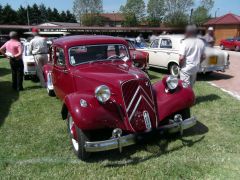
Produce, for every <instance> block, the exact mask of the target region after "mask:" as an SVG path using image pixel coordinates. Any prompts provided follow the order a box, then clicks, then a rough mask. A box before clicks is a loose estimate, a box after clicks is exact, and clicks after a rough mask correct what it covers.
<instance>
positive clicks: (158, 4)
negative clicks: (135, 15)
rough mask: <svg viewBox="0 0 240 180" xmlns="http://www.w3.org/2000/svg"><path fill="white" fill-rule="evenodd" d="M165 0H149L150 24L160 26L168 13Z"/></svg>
mask: <svg viewBox="0 0 240 180" xmlns="http://www.w3.org/2000/svg"><path fill="white" fill-rule="evenodd" d="M164 2H165V0H149V1H148V5H147V13H148V23H149V26H156V27H157V26H159V25H160V23H161V22H162V19H163V17H164V15H165V13H166V10H165V6H164V5H165V4H164Z"/></svg>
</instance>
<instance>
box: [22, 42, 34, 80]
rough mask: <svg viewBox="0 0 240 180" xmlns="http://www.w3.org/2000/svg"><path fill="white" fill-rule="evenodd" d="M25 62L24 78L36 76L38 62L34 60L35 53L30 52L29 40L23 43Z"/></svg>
mask: <svg viewBox="0 0 240 180" xmlns="http://www.w3.org/2000/svg"><path fill="white" fill-rule="evenodd" d="M22 59H23V64H24V79H25V80H28V79H31V78H36V76H37V71H36V63H35V61H34V57H33V55H31V54H30V52H29V42H25V43H24V44H23V55H22Z"/></svg>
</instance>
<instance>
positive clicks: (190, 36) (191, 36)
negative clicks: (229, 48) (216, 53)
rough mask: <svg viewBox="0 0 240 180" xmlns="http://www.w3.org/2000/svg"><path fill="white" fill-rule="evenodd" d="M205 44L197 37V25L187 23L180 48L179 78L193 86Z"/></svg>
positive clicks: (202, 57)
mask: <svg viewBox="0 0 240 180" xmlns="http://www.w3.org/2000/svg"><path fill="white" fill-rule="evenodd" d="M204 52H205V44H204V42H203V41H202V40H201V39H199V38H197V27H196V26H195V25H189V26H187V27H186V31H185V39H184V40H183V41H182V45H181V48H180V52H179V54H180V58H179V64H180V79H181V80H182V81H185V82H186V83H188V84H189V85H190V86H191V87H193V86H194V84H195V81H196V78H197V73H198V71H199V67H200V64H201V62H202V61H203V60H204V57H205V53H204Z"/></svg>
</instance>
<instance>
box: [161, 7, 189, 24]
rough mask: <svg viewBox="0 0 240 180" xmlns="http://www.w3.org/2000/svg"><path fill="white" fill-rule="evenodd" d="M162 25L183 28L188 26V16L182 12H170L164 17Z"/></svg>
mask: <svg viewBox="0 0 240 180" xmlns="http://www.w3.org/2000/svg"><path fill="white" fill-rule="evenodd" d="M164 23H165V24H166V25H167V26H169V27H184V26H186V25H187V24H188V15H187V14H186V13H184V12H182V11H177V12H172V13H171V14H167V15H166V16H165V21H164Z"/></svg>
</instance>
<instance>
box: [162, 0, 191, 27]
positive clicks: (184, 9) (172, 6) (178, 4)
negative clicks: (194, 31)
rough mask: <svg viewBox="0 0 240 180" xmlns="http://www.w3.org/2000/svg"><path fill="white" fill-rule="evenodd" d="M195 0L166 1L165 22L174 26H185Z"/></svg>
mask: <svg viewBox="0 0 240 180" xmlns="http://www.w3.org/2000/svg"><path fill="white" fill-rule="evenodd" d="M193 5H194V0H168V1H165V8H166V12H167V13H166V16H165V17H164V21H165V24H167V25H168V26H172V27H183V26H185V25H186V24H187V23H188V19H189V13H190V9H191V7H192V6H193Z"/></svg>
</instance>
